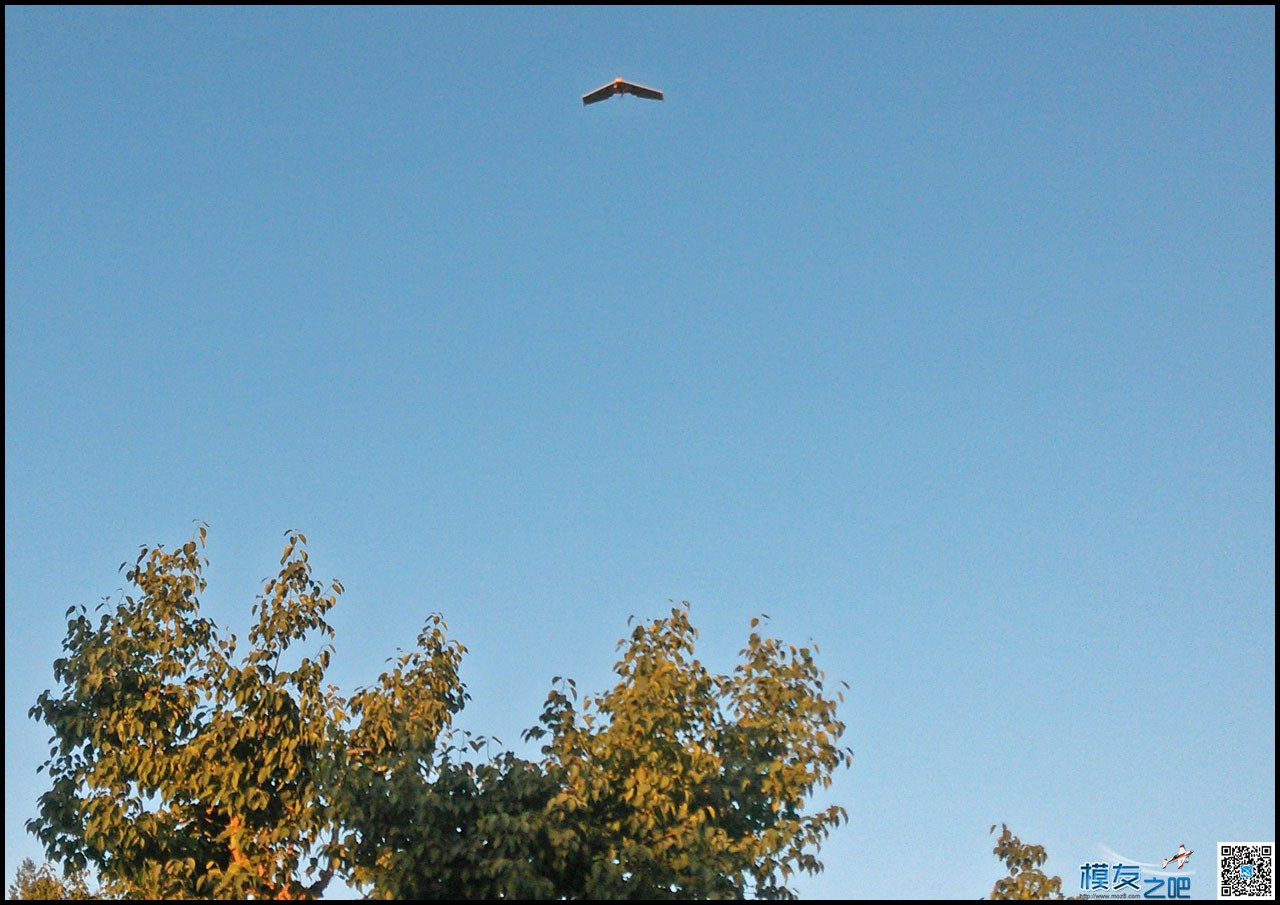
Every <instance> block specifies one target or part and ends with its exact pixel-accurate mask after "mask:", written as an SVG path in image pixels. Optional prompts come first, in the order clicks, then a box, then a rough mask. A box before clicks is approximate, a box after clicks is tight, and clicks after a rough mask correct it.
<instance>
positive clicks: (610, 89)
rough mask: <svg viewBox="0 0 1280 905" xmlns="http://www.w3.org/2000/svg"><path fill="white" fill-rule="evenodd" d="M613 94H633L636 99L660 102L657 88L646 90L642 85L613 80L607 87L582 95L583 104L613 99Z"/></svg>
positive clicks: (660, 93) (660, 98) (660, 97)
mask: <svg viewBox="0 0 1280 905" xmlns="http://www.w3.org/2000/svg"><path fill="white" fill-rule="evenodd" d="M615 94H617V95H623V94H634V95H635V96H636V97H647V98H648V99H649V100H653V101H660V100H662V92H661V91H659V90H658V89H657V88H646V87H645V86H644V85H637V84H636V83H635V82H628V81H624V80H623V79H614V80H613V81H612V82H610V83H609V84H607V85H602V86H601V87H599V88H597V89H596V90H595V91H588V92H587V93H586V94H584V95H582V103H583V104H594V103H595V102H596V101H602V100H604V99H605V98H609V97H613V96H614V95H615Z"/></svg>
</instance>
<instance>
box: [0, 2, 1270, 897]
mask: <svg viewBox="0 0 1280 905" xmlns="http://www.w3.org/2000/svg"><path fill="white" fill-rule="evenodd" d="M616 76H622V77H624V78H627V79H631V80H633V81H637V82H640V83H642V84H645V85H651V86H654V87H657V88H661V89H662V90H664V91H665V92H666V100H665V101H663V102H661V103H658V102H654V101H646V100H641V99H637V98H634V97H625V98H622V99H613V100H610V101H609V102H607V103H600V104H594V105H592V106H589V107H583V105H582V104H581V102H580V100H579V98H580V96H581V95H582V94H583V93H585V92H587V91H588V90H590V89H593V88H595V87H597V86H599V85H602V84H604V83H605V82H608V81H610V80H612V79H613V78H614V77H616ZM1274 244H1275V12H1274V9H1272V8H1264V7H1252V8H1223V9H1218V8H1214V9H1208V8H1176V9H1164V8H1162V9H1148V8H1136V9H1135V8H1128V9H1116V10H1109V9H1039V8H1037V9H1004V8H1001V9H918V8H893V9H887V8H830V7H825V8H817V9H815V8H786V9H776V8H740V9H735V8H698V9H687V8H666V7H664V8H636V7H609V8H542V9H539V8H526V7H522V8H512V9H499V8H477V9H462V8H428V9H368V10H366V9H314V8H312V9H292V8H291V9H210V8H204V9H176V8H153V9H79V8H61V9H47V8H31V7H16V8H15V7H6V9H5V561H6V567H5V616H6V618H5V654H6V663H5V736H6V739H5V742H6V743H5V874H6V876H5V881H6V883H7V882H10V881H11V880H12V878H13V875H14V872H15V871H16V868H17V864H18V863H19V861H20V860H21V859H22V858H23V857H33V858H36V859H39V858H40V857H41V855H40V851H39V848H38V845H37V844H36V842H35V840H34V837H31V836H29V835H28V834H26V833H25V832H24V830H23V822H24V821H25V820H26V819H28V818H29V817H31V816H33V815H34V814H35V800H36V797H37V796H38V795H39V793H40V792H41V791H43V789H44V786H43V785H42V779H43V776H42V775H41V776H37V774H36V767H37V766H38V765H39V763H40V762H41V760H42V758H43V757H44V755H45V754H46V751H47V749H46V745H45V741H46V739H47V737H48V731H47V730H46V729H45V728H44V727H42V726H40V725H37V724H36V723H34V722H33V721H31V720H29V719H28V718H27V716H26V712H27V708H28V707H29V706H30V705H31V704H32V703H33V701H34V699H35V697H36V695H37V694H38V693H39V692H40V691H41V690H42V689H45V688H48V687H51V685H52V682H53V676H52V661H53V660H54V658H55V657H57V656H58V655H59V646H60V643H61V640H62V637H63V632H64V630H65V623H64V622H63V613H64V611H65V610H66V608H67V607H68V606H70V605H72V604H77V603H85V604H94V603H96V602H97V601H98V600H100V599H101V598H102V597H104V596H107V595H112V594H114V593H115V592H116V591H117V590H118V589H119V588H120V587H121V586H122V583H123V582H122V577H121V576H120V575H119V574H118V572H117V567H118V566H119V564H120V563H121V562H122V561H123V560H125V559H129V558H131V557H132V555H133V554H134V553H135V552H136V550H137V548H138V546H139V545H141V544H154V543H163V544H166V545H169V546H172V545H175V544H180V543H182V542H184V541H185V540H187V539H188V538H189V537H190V536H191V534H192V531H193V523H194V520H197V519H201V520H204V521H205V522H207V523H208V525H209V544H208V547H207V548H206V552H207V555H208V557H209V559H210V561H211V566H210V570H209V578H210V589H209V593H208V594H207V596H206V598H205V609H206V612H207V613H208V614H209V615H211V616H212V617H213V618H214V619H215V620H216V621H218V622H219V624H220V625H223V626H225V627H226V628H228V629H231V630H234V631H236V632H237V633H239V634H243V633H244V632H245V631H246V630H247V627H248V625H249V619H250V615H249V607H250V605H251V603H252V600H253V598H254V595H255V594H256V593H257V591H258V590H259V589H260V587H261V579H262V578H263V577H264V576H266V575H268V574H270V573H271V571H272V569H273V568H274V567H275V565H276V563H277V560H278V556H279V552H280V548H281V547H282V545H283V541H284V538H283V534H284V532H285V531H286V530H287V529H290V528H294V529H299V530H301V531H303V532H305V533H306V534H307V536H308V538H309V540H310V546H309V549H310V554H311V558H312V562H313V563H314V564H315V566H316V568H317V571H318V573H319V574H320V575H321V576H322V577H329V576H332V577H336V578H339V579H340V580H341V581H342V583H343V584H344V585H345V586H346V588H347V593H346V595H345V596H344V598H343V601H342V603H341V605H340V606H339V608H338V609H337V610H335V612H334V619H333V621H334V624H335V626H336V628H337V630H338V635H337V638H336V645H337V653H336V656H335V660H334V667H333V670H332V673H331V677H332V679H333V680H334V681H335V682H337V683H338V684H339V685H340V686H341V687H342V688H343V689H344V690H346V691H348V692H349V691H352V690H354V689H355V688H356V687H359V686H361V685H365V684H369V683H371V682H373V681H374V680H375V679H376V676H377V674H378V672H379V671H380V669H381V668H382V666H383V661H384V659H385V658H386V657H388V656H390V655H391V654H393V653H394V652H395V649H396V648H398V647H401V648H408V647H410V646H411V645H412V644H413V642H414V639H415V637H416V635H417V632H418V630H419V628H420V627H421V625H422V623H423V621H424V619H425V617H426V615H427V614H428V613H430V612H433V611H439V612H441V613H443V614H444V616H445V619H446V620H447V622H448V624H449V627H450V634H451V635H452V636H453V637H454V638H456V639H457V640H459V641H461V642H462V643H464V644H465V645H466V646H467V647H468V648H469V650H470V654H469V656H468V658H467V659H466V661H465V662H464V678H465V680H466V681H467V683H468V686H469V689H470V691H471V693H472V695H473V701H472V703H471V705H470V706H469V708H468V709H467V711H466V712H465V713H464V715H463V719H462V725H463V726H464V727H466V728H469V729H471V730H473V731H476V732H481V733H484V734H489V735H496V736H497V737H499V738H501V739H502V740H503V741H504V742H506V743H507V745H508V746H509V747H513V748H515V749H516V750H518V751H521V752H522V753H528V754H532V753H533V752H532V749H526V747H525V746H523V745H522V743H521V742H520V740H519V735H520V732H521V731H522V730H523V729H525V728H528V727H529V726H530V725H532V724H533V723H534V721H535V720H536V718H537V715H538V713H539V712H540V708H541V704H542V701H543V699H544V697H545V695H546V693H547V691H548V689H549V684H550V680H551V677H552V676H553V675H570V676H573V677H575V678H576V679H577V681H578V684H579V687H582V688H586V689H595V690H602V689H603V688H604V687H605V686H606V685H607V683H608V682H609V680H610V668H611V665H612V663H613V662H614V659H615V658H616V650H615V648H614V645H615V642H616V641H617V639H619V638H620V637H622V635H623V634H624V633H625V631H626V619H627V617H628V616H629V615H632V614H635V615H636V616H637V617H640V618H646V619H647V618H653V617H657V616H660V615H662V614H663V613H665V612H666V611H667V610H668V609H669V607H670V604H669V603H668V600H672V599H674V600H677V601H678V600H689V601H690V602H691V607H692V610H691V611H692V616H693V620H694V623H695V625H697V626H698V627H699V628H700V630H701V632H702V635H701V641H702V645H703V646H704V648H705V650H704V652H703V653H704V659H705V660H707V661H708V662H709V663H710V664H711V665H712V666H713V667H716V668H719V669H721V670H722V671H727V670H729V669H730V668H732V665H733V663H734V655H735V652H736V651H737V650H738V648H739V647H741V645H742V644H743V642H744V641H745V638H746V635H747V633H748V621H749V619H750V618H751V617H752V616H753V615H756V614H759V613H762V612H763V613H768V614H769V616H770V620H769V623H768V626H769V629H770V631H771V633H772V634H774V635H775V636H777V637H780V638H782V639H783V640H787V641H791V642H796V643H808V642H809V641H810V640H811V639H812V640H813V641H814V642H816V643H817V644H818V645H819V648H820V654H819V663H820V665H822V666H823V667H824V668H825V669H826V671H827V674H828V677H829V678H830V679H831V680H836V679H843V680H845V681H848V682H849V684H850V686H851V690H850V692H849V694H848V697H847V701H846V704H845V707H844V709H843V711H842V716H843V718H844V720H845V722H846V723H847V724H848V732H847V735H846V736H845V742H846V743H847V744H848V745H849V746H850V747H851V748H852V749H853V751H854V754H855V761H854V765H853V767H852V769H850V770H848V771H845V772H843V773H841V774H840V775H839V776H838V777H837V779H836V782H835V784H834V785H833V787H832V789H831V790H830V793H829V794H830V799H831V800H834V801H836V802H838V803H841V804H843V805H844V806H845V807H846V808H847V809H848V811H849V815H850V818H851V819H850V822H849V824H848V825H847V826H844V827H842V828H840V829H839V830H838V831H836V832H835V834H834V835H833V836H832V837H831V839H830V840H829V842H828V844H827V845H826V846H825V847H824V848H823V850H822V853H821V857H822V859H823V860H824V861H825V863H826V866H827V867H826V871H825V873H824V874H822V875H821V876H819V877H816V878H803V879H801V880H800V881H799V882H798V883H797V889H798V890H799V891H800V893H801V894H802V896H805V897H832V898H865V897H880V896H885V897H890V898H903V897H924V896H944V897H960V898H974V897H978V896H982V895H985V894H986V893H987V892H989V890H990V888H991V885H992V883H994V881H995V880H996V879H998V878H999V876H1000V875H1001V873H1000V865H999V864H998V863H997V861H996V860H995V858H994V857H993V856H992V854H991V846H992V844H993V839H992V837H991V836H990V835H988V829H989V827H990V825H991V824H993V823H1001V822H1006V823H1008V824H1009V825H1010V827H1011V828H1012V829H1013V830H1014V832H1016V833H1018V834H1019V835H1020V836H1022V838H1023V839H1025V840H1028V841H1032V842H1036V843H1039V844H1042V845H1044V846H1046V848H1047V849H1048V851H1049V854H1050V861H1049V864H1048V868H1049V869H1050V871H1052V872H1055V873H1059V874H1061V875H1062V877H1063V879H1064V884H1065V888H1066V890H1067V891H1068V892H1069V893H1070V892H1075V891H1077V890H1078V889H1079V868H1080V865H1081V864H1082V863H1085V862H1086V861H1094V860H1098V859H1104V858H1107V857H1110V856H1108V855H1106V854H1105V853H1104V852H1105V851H1106V850H1109V851H1112V852H1115V853H1119V854H1120V855H1121V856H1123V857H1124V858H1126V859H1130V860H1134V861H1142V862H1154V861H1158V860H1159V859H1160V858H1162V857H1167V856H1168V855H1170V854H1172V853H1173V852H1174V851H1176V849H1177V846H1178V845H1179V844H1180V843H1185V844H1186V845H1187V846H1188V847H1189V848H1193V849H1198V850H1200V851H1203V852H1205V853H1206V854H1207V855H1211V852H1212V848H1213V846H1214V844H1215V843H1216V842H1218V841H1254V840H1273V839H1274V838H1275V741H1274V732H1275V717H1274V711H1275V635H1274V630H1275V603H1274V600H1275V529H1274V520H1275V307H1274V296H1275V252H1274ZM824 801H825V799H824ZM1192 866H1194V865H1193V864H1189V865H1188V869H1190V868H1191V867H1192ZM1198 868H1199V870H1198V874H1197V875H1195V876H1196V879H1195V885H1194V886H1193V889H1192V892H1193V893H1194V894H1196V895H1203V896H1207V897H1211V896H1212V895H1213V886H1214V883H1213V869H1212V862H1211V860H1210V858H1209V857H1206V858H1205V860H1204V861H1201V862H1200V864H1199V865H1198Z"/></svg>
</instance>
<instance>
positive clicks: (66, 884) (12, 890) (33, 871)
mask: <svg viewBox="0 0 1280 905" xmlns="http://www.w3.org/2000/svg"><path fill="white" fill-rule="evenodd" d="M9 898H10V899H45V900H48V899H98V898H102V896H101V895H95V894H94V893H92V892H90V891H89V885H88V884H87V883H86V882H85V881H84V877H83V876H82V875H80V874H72V875H71V876H69V877H66V878H65V879H63V878H61V877H59V876H58V875H57V874H55V873H54V872H53V869H52V868H50V867H49V865H47V864H42V865H40V867H38V868H37V867H36V865H35V862H34V861H32V860H31V859H30V858H23V859H22V864H21V865H19V867H18V875H17V877H15V878H14V881H13V884H12V885H11V886H10V887H9Z"/></svg>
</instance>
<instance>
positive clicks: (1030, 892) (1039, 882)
mask: <svg viewBox="0 0 1280 905" xmlns="http://www.w3.org/2000/svg"><path fill="white" fill-rule="evenodd" d="M1000 828H1001V830H1002V832H1001V833H1000V838H999V839H998V840H997V841H996V846H995V848H994V849H993V850H992V851H993V852H994V853H995V856H996V857H997V858H999V859H1000V860H1001V861H1003V862H1004V863H1005V865H1006V866H1007V867H1008V868H1009V876H1007V877H1005V878H1003V879H1001V880H997V881H996V885H995V886H994V887H993V888H992V890H991V898H993V899H1061V898H1062V878H1061V877H1049V876H1046V875H1045V873H1044V872H1043V871H1042V870H1040V867H1041V865H1043V864H1044V863H1045V861H1047V860H1049V856H1048V854H1046V853H1045V850H1044V846H1042V845H1024V844H1023V842H1022V840H1021V839H1019V838H1018V837H1017V836H1015V835H1013V833H1011V832H1009V827H1008V826H1006V825H1005V824H1001V825H1000ZM995 831H996V828H995V826H994V825H993V826H992V827H991V832H993V833H994V832H995Z"/></svg>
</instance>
